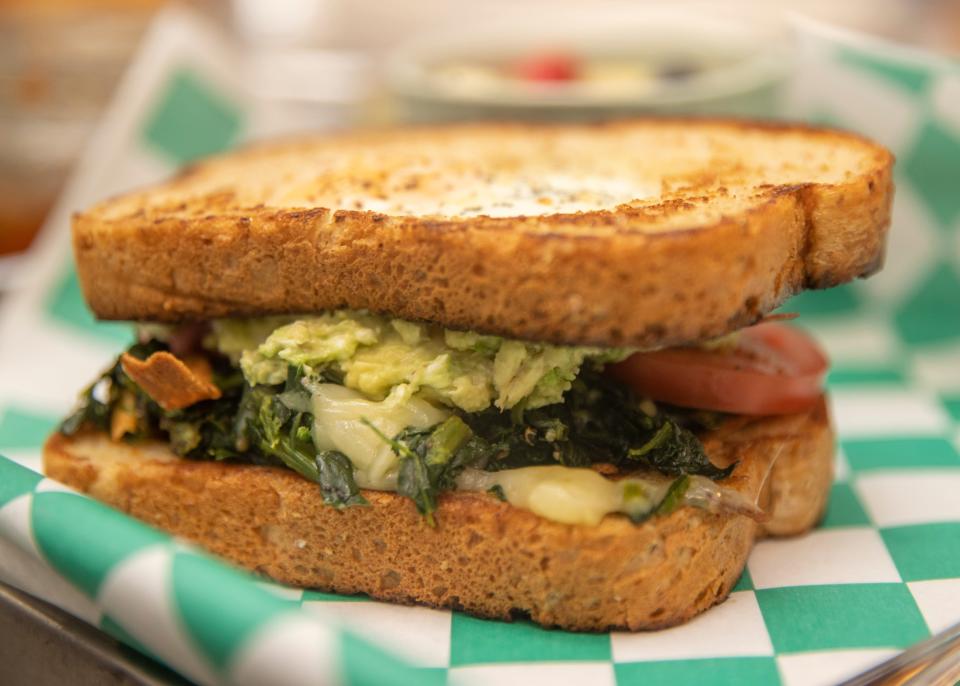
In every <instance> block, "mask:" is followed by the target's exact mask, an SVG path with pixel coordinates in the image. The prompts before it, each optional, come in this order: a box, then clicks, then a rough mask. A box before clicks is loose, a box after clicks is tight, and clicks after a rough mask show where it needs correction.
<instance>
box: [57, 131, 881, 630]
mask: <svg viewBox="0 0 960 686" xmlns="http://www.w3.org/2000/svg"><path fill="white" fill-rule="evenodd" d="M891 167H892V157H891V155H890V154H889V153H888V152H887V151H886V150H885V149H883V148H882V147H880V146H878V145H876V144H874V143H872V142H870V141H868V140H865V139H863V138H861V137H858V136H856V135H853V134H849V133H844V132H839V131H832V130H827V129H820V128H812V127H805V126H796V125H785V124H784V125H780V124H769V123H755V122H740V121H722V120H684V119H673V120H672V119H648V120H636V121H626V122H619V123H610V124H604V125H557V126H555V125H534V124H524V125H519V124H518V125H512V124H469V125H455V126H444V127H424V128H407V129H403V128H399V129H393V130H381V131H367V132H356V133H340V134H335V135H328V136H320V137H315V138H307V139H298V140H289V141H283V142H278V143H272V144H263V145H260V146H256V147H250V148H247V149H243V150H240V151H238V152H234V153H230V154H226V155H223V156H220V157H216V158H212V159H209V160H206V161H203V162H200V163H198V164H196V165H194V166H192V167H189V168H187V169H185V170H184V171H183V172H182V173H180V175H179V176H176V177H175V178H173V179H171V180H169V181H167V182H165V183H162V184H160V185H157V186H154V187H151V188H147V189H144V190H141V191H138V192H134V193H130V194H128V195H124V196H121V197H117V198H113V199H110V200H106V201H105V202H102V203H101V204H98V205H96V206H94V207H93V208H91V209H89V210H87V211H84V212H81V213H79V214H77V215H75V217H74V220H73V244H74V251H75V257H76V264H77V270H78V274H79V278H80V283H81V286H82V288H83V292H84V295H85V297H86V300H87V302H88V303H89V305H90V307H91V309H92V310H93V312H94V313H95V314H96V315H97V316H98V317H100V318H102V319H109V320H127V321H131V322H133V323H134V324H135V327H136V342H135V343H134V344H133V345H132V346H131V347H130V348H129V349H128V350H127V351H125V352H124V353H122V354H121V355H120V357H119V358H118V359H117V361H116V363H115V364H114V365H112V366H111V367H110V368H109V369H107V370H106V371H105V372H104V373H103V375H102V376H101V377H100V378H99V379H96V380H94V381H93V383H92V384H91V385H90V387H89V388H87V389H86V390H85V391H83V393H82V394H81V397H80V400H79V404H78V406H77V408H76V410H75V411H74V412H73V413H72V414H71V415H70V416H69V417H67V418H66V419H65V420H64V422H63V423H62V425H61V426H60V427H59V430H58V431H57V432H56V433H54V434H53V435H52V436H51V437H50V438H49V440H48V442H47V443H46V446H45V449H44V463H45V470H46V472H47V474H48V475H49V476H50V477H52V478H54V479H57V480H59V481H62V482H63V483H65V484H68V485H70V486H72V487H74V488H76V489H79V490H80V491H83V492H86V493H89V494H90V495H91V496H93V497H95V498H97V499H99V500H102V501H103V502H105V503H108V504H110V505H112V506H114V507H116V508H118V509H120V510H122V511H124V512H127V513H129V514H131V515H133V516H135V517H138V518H140V519H142V520H144V521H146V522H149V523H150V524H153V525H155V526H157V527H159V528H161V529H164V530H167V531H170V532H172V533H173V534H176V535H178V536H181V537H183V538H185V539H188V540H190V541H193V542H195V543H196V544H199V545H200V546H202V547H205V548H207V549H209V550H210V551H212V552H214V553H216V554H218V555H220V556H222V557H224V558H226V559H228V560H231V561H232V562H234V563H236V564H238V565H240V566H242V567H245V568H247V569H250V570H253V571H254V572H257V573H259V574H262V575H265V576H267V577H270V578H272V579H275V580H277V581H279V582H282V583H286V584H292V585H295V586H300V587H308V588H316V589H321V590H325V591H332V592H335V593H341V594H366V595H369V596H371V597H373V598H377V599H382V600H387V601H394V602H401V603H420V604H426V605H431V606H435V607H444V608H454V609H458V610H463V611H466V612H469V613H473V614H475V615H479V616H484V617H493V618H504V619H508V618H511V617H515V616H526V617H529V618H531V619H532V620H533V621H534V622H537V623H539V624H541V625H544V626H555V627H562V628H565V629H571V630H585V631H600V630H607V629H613V628H617V629H627V630H640V629H654V628H661V627H668V626H671V625H675V624H677V623H680V622H683V621H686V620H688V619H689V618H691V617H693V616H695V615H696V614H697V613H700V612H702V611H704V610H706V609H707V608H709V607H711V606H712V605H714V604H716V603H718V602H720V601H722V600H723V599H724V598H725V597H726V596H727V595H728V594H729V592H730V590H731V588H732V587H733V586H734V585H735V584H736V582H737V580H738V578H739V576H740V574H741V572H742V570H743V568H744V565H745V563H746V560H747V556H748V554H749V552H750V550H751V548H752V546H753V544H754V542H755V541H757V540H758V539H759V538H761V537H763V536H791V535H797V534H801V533H803V532H805V531H807V530H808V529H810V528H811V527H812V526H814V525H815V524H816V522H817V521H818V519H819V518H820V517H821V515H822V513H823V511H824V507H825V504H826V500H827V493H828V491H829V487H830V484H831V480H832V459H833V447H834V437H833V430H832V428H831V424H830V420H829V416H828V412H827V405H826V400H825V397H824V386H823V384H824V377H825V374H826V371H827V361H826V358H825V356H824V354H823V352H822V351H821V350H820V348H819V347H818V346H817V344H816V343H815V342H813V341H812V340H811V339H810V337H809V336H808V335H807V334H805V333H803V332H802V331H801V330H800V329H798V328H796V327H794V326H793V324H792V323H790V324H787V323H785V322H784V321H780V320H782V319H784V318H786V316H785V315H782V314H777V313H775V312H774V311H775V310H776V309H777V308H778V307H779V306H781V305H782V304H783V303H784V302H785V301H786V300H787V298H789V297H790V296H792V295H794V294H796V293H799V292H800V291H802V290H804V289H811V288H826V287H830V286H834V285H837V284H840V283H844V282H847V281H850V280H852V279H855V278H857V277H864V276H867V275H869V274H871V273H873V272H875V271H876V270H877V269H879V267H880V266H881V264H882V260H883V253H884V244H885V238H886V232H887V229H888V227H889V223H890V204H891V198H892V193H893V189H892V182H891Z"/></svg>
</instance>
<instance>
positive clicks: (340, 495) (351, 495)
mask: <svg viewBox="0 0 960 686" xmlns="http://www.w3.org/2000/svg"><path fill="white" fill-rule="evenodd" d="M317 469H318V470H319V473H320V474H319V479H318V483H319V484H320V493H321V494H323V502H325V503H326V504H327V505H333V506H334V507H336V508H338V509H339V508H343V507H348V506H350V505H369V504H370V503H368V502H367V499H366V498H364V497H363V496H362V495H360V489H359V488H357V483H356V481H354V479H353V463H351V462H350V459H349V458H348V457H347V456H346V455H344V454H343V453H341V452H338V451H336V450H323V451H321V452H319V453H317Z"/></svg>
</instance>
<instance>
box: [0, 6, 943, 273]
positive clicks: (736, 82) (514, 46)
mask: <svg viewBox="0 0 960 686" xmlns="http://www.w3.org/2000/svg"><path fill="white" fill-rule="evenodd" d="M168 5H169V3H164V2H160V1H159V0H31V1H28V0H0V290H3V289H10V288H13V287H14V286H15V285H16V281H15V279H14V274H15V267H16V263H17V260H16V257H15V256H16V255H17V253H20V252H22V251H24V250H25V249H26V248H27V247H28V246H29V245H30V243H31V240H32V239H33V237H34V235H35V234H36V232H37V230H38V229H39V227H40V226H41V224H42V223H43V220H44V218H45V216H46V215H47V213H48V212H49V210H50V207H51V205H52V203H53V202H54V200H55V198H56V197H57V196H58V194H59V192H60V191H61V189H62V187H63V184H64V183H65V179H66V178H67V174H68V171H69V170H70V169H71V167H72V165H73V164H74V163H75V161H76V160H77V158H78V156H79V155H80V153H81V151H82V150H83V149H84V146H85V145H86V144H87V142H88V141H89V140H90V138H91V136H92V135H93V132H94V129H95V126H96V123H97V122H98V120H99V118H100V117H101V115H102V113H103V112H104V109H105V108H106V106H107V103H108V102H109V101H110V98H111V95H112V94H113V93H114V91H115V89H116V87H117V85H118V83H120V81H121V78H122V77H123V75H124V73H125V72H126V70H127V68H128V66H129V65H130V62H131V59H132V58H133V56H134V55H135V53H136V52H137V49H138V46H139V45H141V43H142V39H143V37H144V36H145V34H146V32H147V31H148V27H150V25H151V22H152V21H153V20H154V18H155V17H156V16H157V14H158V12H161V11H162V10H164V9H168ZM181 6H183V7H185V8H186V11H189V12H191V13H195V14H196V15H197V16H199V17H201V18H202V21H204V22H206V24H207V25H208V29H209V30H210V31H211V34H210V35H214V34H215V35H216V36H217V40H218V41H221V42H222V44H223V45H222V46H218V50H221V51H225V52H229V53H230V55H231V57H230V59H231V60H232V65H233V66H232V68H231V72H232V73H231V74H230V75H229V77H228V78H227V80H233V81H235V82H236V84H239V85H238V86H237V87H238V88H240V89H241V90H242V91H243V94H242V95H243V98H244V100H245V111H246V113H247V120H246V121H245V123H244V131H243V137H244V138H245V139H249V138H257V137H260V136H263V135H268V134H275V133H283V132H289V131H297V130H303V129H318V128H329V127H337V126H347V125H353V124H364V125H370V124H374V125H375V124H383V123H388V122H391V121H397V120H417V121H424V120H439V119H465V118H477V117H509V118H524V117H527V118H529V117H533V118H552V119H557V118H562V119H584V118H586V119H597V118H604V117H610V116H617V115H622V114H630V113H637V112H644V111H676V112H721V113H727V112H734V113H746V114H760V115H767V116H777V115H780V114H784V112H783V107H782V104H781V103H780V102H779V101H778V97H779V89H780V86H781V85H782V83H783V82H784V80H785V79H787V78H788V77H789V76H790V74H791V69H792V64H793V58H794V55H793V54H792V53H793V47H794V46H793V45H792V43H791V39H790V37H789V33H788V31H787V30H786V28H785V20H784V12H790V11H797V12H802V13H803V14H804V15H806V16H809V17H812V18H814V19H817V20H820V21H822V22H824V23H826V24H828V25H833V26H837V27H842V28H846V29H853V30H855V31H858V32H863V33H865V34H869V35H874V36H879V37H883V38H887V39H890V40H892V41H895V42H897V43H901V44H905V45H912V46H919V47H922V48H924V49H927V50H931V51H936V52H940V53H943V54H948V55H950V54H952V55H957V54H958V53H960V1H958V0H846V1H844V2H836V1H835V0H777V1H776V2H761V1H759V0H757V1H756V2H752V3H751V2H739V3H729V2H723V3H712V4H710V3H696V4H690V3H671V4H670V5H666V4H663V3H659V4H658V3H653V2H630V3H624V2H569V1H567V2H558V1H557V0H526V2H523V3H515V2H506V1H502V0H498V1H490V0H487V1H484V2H480V1H479V0H405V1H404V2H386V3H384V2H378V1H377V0H360V1H357V0H273V1H272V2H261V1H259V0H234V1H233V2H226V1H222V0H221V1H208V2H201V1H200V0H195V1H193V2H189V3H181ZM236 84H235V85H236ZM181 86H182V87H183V88H186V89H189V88H190V86H191V84H189V83H186V84H181ZM787 114H788V113H787ZM230 127H231V122H230V120H229V117H227V118H226V119H224V120H223V121H221V122H220V132H219V134H217V133H214V134H213V138H214V139H217V136H218V135H219V136H220V137H229V136H231V135H232V134H231V129H230ZM162 133H163V132H162V131H161V132H159V134H162ZM159 134H158V135H159ZM178 135H180V136H184V135H187V136H189V134H188V133H184V132H183V131H180V132H179V134H178ZM209 145H210V147H211V150H210V151H212V150H215V149H217V148H218V147H222V146H217V144H216V140H215V141H214V142H212V143H210V144H209ZM188 147H189V151H188V152H185V153H184V154H183V155H182V158H183V159H178V160H176V161H178V162H185V161H187V159H188V158H190V157H193V156H195V155H196V154H199V153H203V152H207V151H208V150H205V148H204V146H203V145H199V147H198V146H188Z"/></svg>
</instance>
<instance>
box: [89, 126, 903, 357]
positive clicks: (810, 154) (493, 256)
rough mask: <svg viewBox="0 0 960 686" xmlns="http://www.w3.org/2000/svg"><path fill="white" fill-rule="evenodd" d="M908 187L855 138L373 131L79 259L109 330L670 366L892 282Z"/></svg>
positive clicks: (241, 165)
mask: <svg viewBox="0 0 960 686" xmlns="http://www.w3.org/2000/svg"><path fill="white" fill-rule="evenodd" d="M891 167H892V157H891V155H890V154H889V153H888V152H887V151H886V150H884V149H883V148H881V147H880V146H877V145H875V144H873V143H871V142H869V141H866V140H864V139H862V138H859V137H857V136H855V135H852V134H846V133H841V132H837V131H829V130H824V129H816V128H806V127H799V126H789V125H774V124H759V123H744V122H736V121H722V120H712V121H711V120H700V121H694V122H691V121H689V120H671V119H649V120H637V121H632V122H620V123H616V124H607V125H603V126H596V125H594V126H569V125H568V126H551V127H548V126H543V125H541V126H533V125H508V124H482V125H463V126H455V127H437V128H424V129H408V130H394V131H381V132H365V133H356V134H351V135H340V136H337V137H325V138H313V139H305V140H301V141H292V142H287V143H282V144H275V145H273V146H265V147H259V148H252V149H248V150H245V151H240V152H238V153H234V154H233V155H229V156H225V157H222V158H216V159H213V160H210V161H208V162H206V163H202V164H200V165H198V166H196V167H193V168H191V169H189V170H188V171H187V172H185V173H184V174H182V175H181V176H179V177H177V178H175V179H173V180H172V181H170V182H168V183H167V184H165V185H162V186H158V187H156V188H153V189H149V190H147V191H144V192H142V193H134V194H131V195H128V196H124V197H121V198H117V199H114V200H110V201H107V202H105V203H102V204H100V205H98V206H96V207H94V208H92V209H91V210H89V211H87V212H84V213H81V214H78V215H77V216H76V217H75V218H74V249H75V252H76V257H77V263H78V270H79V274H80V280H81V284H82V286H83V289H84V293H85V295H86V297H87V300H88V302H89V303H90V305H91V307H92V308H93V310H94V312H96V314H97V315H98V316H100V317H103V318H107V319H156V320H165V321H174V320H182V319H206V318H210V317H225V316H246V315H260V314H266V313H274V312H314V311H319V310H325V309H333V308H338V307H352V308H366V309H372V310H376V311H384V312H389V313H391V314H394V315H396V316H401V317H405V318H408V319H426V320H433V321H437V322H440V323H443V324H446V325H447V326H450V327H453V328H463V329H475V330H481V331H486V332H491V333H499V334H503V335H508V336H512V337H516V338H524V339H531V340H545V341H556V342H567V343H581V344H586V343H590V344H598V345H627V344H629V345H638V346H647V345H666V344H672V343H678V342H688V341H690V340H696V339H702V338H705V337H710V336H715V335H720V334H722V333H725V332H727V331H730V330H732V329H735V328H738V327H741V326H743V325H745V324H747V323H750V322H752V321H754V320H756V319H757V318H759V317H760V316H762V315H763V314H764V313H766V312H769V311H770V310H771V309H773V308H774V307H776V306H777V305H779V304H780V303H781V302H783V301H784V300H785V299H786V298H787V297H789V296H790V295H792V294H794V293H797V292H799V291H801V290H803V289H804V288H824V287H827V286H832V285H835V284H838V283H842V282H845V281H849V280H851V279H853V278H855V277H858V276H865V275H868V274H870V273H872V272H873V271H875V270H876V269H878V268H879V266H880V264H881V262H882V259H883V250H884V243H885V238H886V231H887V228H888V226H889V221H890V204H891V198H892V190H893V189H892V181H891ZM570 188H573V189H575V190H573V191H571V190H570ZM511 194H513V195H511ZM517 194H521V195H523V194H526V195H524V196H523V197H522V198H521V199H519V200H518V199H517V197H516V196H517ZM538 194H539V195H538ZM527 196H529V197H527ZM498 198H499V200H498ZM504 198H507V199H506V200H504ZM541 201H542V203H547V204H543V205H537V203H539V202H541ZM471 202H476V203H477V205H476V206H472V205H470V203H471ZM498 203H499V204H498ZM511 203H512V204H513V205H515V206H516V207H515V208H514V209H515V212H516V214H515V216H495V217H491V216H484V213H488V214H493V213H499V214H504V213H506V214H510V213H511V212H513V211H514V209H512V206H511V207H508V208H507V209H506V210H505V209H504V207H503V206H504V205H511ZM531 203H533V204H534V205H533V206H532V205H531ZM358 205H359V206H360V207H361V208H362V209H356V207H357V206H358ZM537 206H542V207H546V208H547V211H548V212H553V213H548V214H535V213H534V212H538V211H540V210H538V209H537ZM531 207H533V209H531ZM578 209H585V210H586V211H575V210H578Z"/></svg>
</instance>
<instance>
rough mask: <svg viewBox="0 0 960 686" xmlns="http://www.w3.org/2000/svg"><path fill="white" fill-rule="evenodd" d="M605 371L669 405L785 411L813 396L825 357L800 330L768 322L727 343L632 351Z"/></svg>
mask: <svg viewBox="0 0 960 686" xmlns="http://www.w3.org/2000/svg"><path fill="white" fill-rule="evenodd" d="M607 371H608V373H609V374H610V375H612V376H613V377H614V378H617V379H619V380H620V381H622V382H623V383H625V384H627V385H629V386H630V387H631V388H633V389H634V390H635V391H636V392H637V393H640V394H641V395H644V396H646V397H649V398H652V399H653V400H660V401H663V402H667V403H671V404H673V405H680V406H682V407H694V408H697V409H703V410H717V411H720V412H733V413H736V414H752V415H765V414H789V413H791V412H802V411H804V410H807V409H809V408H810V407H812V406H813V405H814V404H815V403H816V402H817V399H818V398H819V397H820V395H821V393H822V392H823V391H822V389H823V380H824V377H825V376H826V372H827V358H826V355H824V353H823V351H822V350H821V349H820V347H819V346H818V345H817V344H816V343H814V341H813V340H812V339H811V338H810V337H809V336H807V335H806V334H805V333H803V332H801V331H799V330H798V329H795V328H792V327H789V326H784V325H783V324H774V323H768V324H759V325H757V326H752V327H750V328H747V329H744V330H743V331H741V332H740V334H739V338H738V339H737V341H736V343H735V344H734V345H733V346H732V348H730V349H721V348H718V349H715V350H709V349H705V348H667V349H665V350H656V351H653V352H648V353H637V354H635V355H631V356H630V357H628V358H627V359H625V360H623V361H622V362H618V363H617V364H614V365H610V366H609V367H608V368H607Z"/></svg>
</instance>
